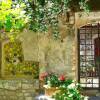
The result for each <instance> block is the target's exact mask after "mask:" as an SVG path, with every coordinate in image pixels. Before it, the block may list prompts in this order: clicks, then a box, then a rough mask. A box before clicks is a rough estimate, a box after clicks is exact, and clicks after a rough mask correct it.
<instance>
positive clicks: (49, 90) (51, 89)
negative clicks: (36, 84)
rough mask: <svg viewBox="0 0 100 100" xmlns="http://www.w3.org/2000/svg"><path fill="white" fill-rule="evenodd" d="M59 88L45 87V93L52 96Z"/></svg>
mask: <svg viewBox="0 0 100 100" xmlns="http://www.w3.org/2000/svg"><path fill="white" fill-rule="evenodd" d="M58 90H59V89H58V88H57V87H51V88H45V95H47V96H52V95H53V94H54V93H55V92H57V91H58Z"/></svg>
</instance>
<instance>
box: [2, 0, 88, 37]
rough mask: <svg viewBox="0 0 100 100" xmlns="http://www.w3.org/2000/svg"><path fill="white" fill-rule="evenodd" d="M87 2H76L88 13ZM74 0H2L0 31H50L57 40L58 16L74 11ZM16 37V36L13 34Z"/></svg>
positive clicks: (84, 0)
mask: <svg viewBox="0 0 100 100" xmlns="http://www.w3.org/2000/svg"><path fill="white" fill-rule="evenodd" d="M87 1H88V0H80V1H78V6H79V7H80V9H81V10H84V11H85V12H89V6H88V4H87ZM73 2H75V1H74V0H15V2H12V0H7V2H5V0H2V2H0V30H1V31H2V32H3V31H4V32H10V35H9V34H8V36H9V37H10V38H13V35H12V34H11V33H13V32H15V33H16V32H17V33H18V32H19V31H21V30H23V29H24V28H28V29H30V30H33V31H34V32H40V33H41V32H48V30H49V29H51V30H52V34H53V36H54V37H55V38H59V15H62V14H65V15H66V17H68V15H67V14H68V12H70V11H72V9H74V8H73V7H74V5H75V4H74V3H73ZM15 36H16V34H15Z"/></svg>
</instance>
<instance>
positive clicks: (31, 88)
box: [0, 79, 39, 100]
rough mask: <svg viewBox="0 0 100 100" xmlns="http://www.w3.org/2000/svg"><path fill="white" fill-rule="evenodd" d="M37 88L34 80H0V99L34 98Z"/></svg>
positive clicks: (27, 99) (22, 99)
mask: <svg viewBox="0 0 100 100" xmlns="http://www.w3.org/2000/svg"><path fill="white" fill-rule="evenodd" d="M38 88H39V86H38V81H36V80H34V81H33V80H26V79H21V80H20V79H13V80H0V100H34V98H35V96H36V95H37V94H36V91H35V90H36V89H38Z"/></svg>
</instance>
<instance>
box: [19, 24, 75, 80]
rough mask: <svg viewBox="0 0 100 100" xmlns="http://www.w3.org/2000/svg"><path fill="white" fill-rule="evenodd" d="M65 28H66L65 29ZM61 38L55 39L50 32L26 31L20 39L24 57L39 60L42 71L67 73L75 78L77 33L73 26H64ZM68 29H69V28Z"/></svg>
mask: <svg viewBox="0 0 100 100" xmlns="http://www.w3.org/2000/svg"><path fill="white" fill-rule="evenodd" d="M63 28H64V30H63ZM61 29H62V31H61V32H62V34H63V35H62V37H63V41H61V40H59V39H58V40H54V39H53V38H52V37H50V36H48V34H44V33H41V34H40V33H33V32H32V31H28V30H27V31H24V32H23V33H22V34H21V35H20V36H19V39H20V41H22V46H23V52H24V59H25V60H33V61H38V62H39V64H40V73H41V72H44V71H48V72H55V73H58V74H65V75H66V76H67V77H69V78H73V79H74V78H75V67H76V64H75V62H74V64H73V61H74V60H75V58H74V56H75V35H74V31H73V27H71V28H70V29H68V27H67V26H66V25H64V26H62V28H61ZM67 29H68V30H67Z"/></svg>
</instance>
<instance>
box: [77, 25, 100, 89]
mask: <svg viewBox="0 0 100 100" xmlns="http://www.w3.org/2000/svg"><path fill="white" fill-rule="evenodd" d="M78 40H79V41H78V44H79V59H78V61H79V73H78V75H79V82H80V84H81V85H82V87H84V88H98V89H99V88H100V85H99V84H100V74H99V71H100V24H99V23H97V24H88V25H86V26H83V27H80V29H78Z"/></svg>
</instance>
